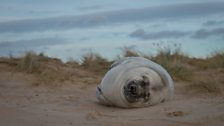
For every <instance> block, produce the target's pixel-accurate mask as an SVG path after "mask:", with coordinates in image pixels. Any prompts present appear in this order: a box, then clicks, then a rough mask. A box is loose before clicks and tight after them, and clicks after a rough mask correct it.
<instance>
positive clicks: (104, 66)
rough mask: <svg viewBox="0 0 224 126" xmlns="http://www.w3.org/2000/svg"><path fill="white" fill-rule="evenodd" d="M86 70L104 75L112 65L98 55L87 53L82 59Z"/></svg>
mask: <svg viewBox="0 0 224 126" xmlns="http://www.w3.org/2000/svg"><path fill="white" fill-rule="evenodd" d="M81 65H82V66H83V68H84V69H85V70H89V71H91V72H94V73H97V74H100V75H103V74H104V73H105V72H106V71H107V70H108V68H109V67H110V65H111V62H108V61H107V60H106V59H105V58H103V57H102V56H100V55H99V54H96V53H92V52H90V53H87V54H85V55H83V57H82V64H81Z"/></svg>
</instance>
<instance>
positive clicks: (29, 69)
mask: <svg viewBox="0 0 224 126" xmlns="http://www.w3.org/2000/svg"><path fill="white" fill-rule="evenodd" d="M131 56H134V57H136V56H142V57H146V58H148V59H150V60H152V61H154V62H156V63H158V64H160V65H161V66H163V67H164V68H165V69H166V70H167V71H168V72H169V73H170V74H171V76H172V78H173V79H174V80H175V81H185V82H186V83H187V87H188V88H189V89H190V90H193V91H194V90H195V91H199V92H207V93H221V91H222V90H223V88H224V86H223V85H221V84H223V82H224V79H222V78H224V74H223V73H224V72H223V71H224V52H218V53H214V54H213V55H211V56H210V57H208V58H206V59H199V58H190V57H189V56H187V55H185V54H184V53H183V52H181V50H180V49H179V48H178V49H176V50H175V51H171V49H169V48H167V49H165V50H160V51H159V53H158V54H157V55H156V56H149V55H143V54H142V53H140V52H136V51H134V50H130V49H128V48H124V49H123V56H122V57H131ZM122 57H120V58H122ZM0 63H3V64H7V65H8V66H10V67H12V68H16V70H18V71H20V72H25V73H28V74H34V75H36V76H37V78H38V79H37V80H38V81H37V82H36V83H35V85H36V86H37V85H41V84H44V85H47V86H61V85H62V84H63V83H65V82H67V81H70V82H71V83H80V84H82V85H84V87H85V86H86V84H87V85H88V84H93V83H94V84H98V83H99V82H100V80H101V78H102V76H103V75H104V74H105V73H106V72H107V70H108V69H109V67H110V65H111V63H112V62H109V61H107V60H106V59H105V58H103V57H102V56H100V55H99V54H97V53H93V52H90V53H87V54H85V55H83V57H82V63H81V64H80V63H79V62H77V61H76V60H74V59H72V58H70V59H68V61H67V62H66V63H62V62H61V60H59V59H55V58H50V57H47V56H45V55H44V54H43V53H41V54H36V53H34V52H27V53H26V54H25V55H24V56H23V57H21V58H13V57H10V58H0ZM211 72H212V73H211ZM208 73H209V74H208ZM211 74H212V75H214V77H215V78H212V77H211ZM204 75H205V76H204ZM216 75H218V76H216Z"/></svg>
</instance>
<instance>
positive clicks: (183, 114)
mask: <svg viewBox="0 0 224 126" xmlns="http://www.w3.org/2000/svg"><path fill="white" fill-rule="evenodd" d="M186 115H188V113H187V112H183V111H174V112H169V113H167V116H170V117H179V116H186Z"/></svg>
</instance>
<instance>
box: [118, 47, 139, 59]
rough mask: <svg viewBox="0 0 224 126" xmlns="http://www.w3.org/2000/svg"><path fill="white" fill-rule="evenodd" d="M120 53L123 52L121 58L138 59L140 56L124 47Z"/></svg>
mask: <svg viewBox="0 0 224 126" xmlns="http://www.w3.org/2000/svg"><path fill="white" fill-rule="evenodd" d="M122 51H123V57H139V56H141V54H140V53H138V52H137V51H134V50H131V49H128V48H127V47H124V48H123V49H122Z"/></svg>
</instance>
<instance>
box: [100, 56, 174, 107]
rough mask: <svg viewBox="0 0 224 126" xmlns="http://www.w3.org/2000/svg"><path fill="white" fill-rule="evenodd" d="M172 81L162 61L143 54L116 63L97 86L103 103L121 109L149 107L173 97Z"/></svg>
mask: <svg viewBox="0 0 224 126" xmlns="http://www.w3.org/2000/svg"><path fill="white" fill-rule="evenodd" d="M173 95H174V86H173V80H172V78H171V76H170V75H169V73H168V72H167V71H166V70H165V69H164V68H163V67H162V66H160V65H159V64H157V63H155V62H153V61H151V60H148V59H145V58H143V57H126V58H123V59H120V60H118V61H116V62H114V63H113V64H112V65H111V68H110V69H109V71H108V72H107V73H106V74H105V76H104V77H103V79H102V81H101V83H100V85H98V86H97V88H96V97H97V99H98V101H99V102H100V103H101V104H104V105H108V106H117V107H122V108H134V107H146V106H151V105H155V104H158V103H161V102H163V101H166V100H171V99H172V98H173Z"/></svg>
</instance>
